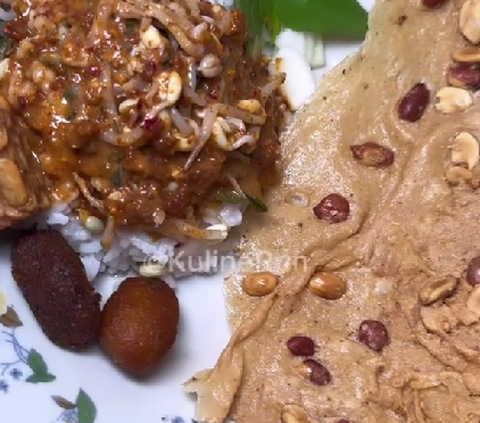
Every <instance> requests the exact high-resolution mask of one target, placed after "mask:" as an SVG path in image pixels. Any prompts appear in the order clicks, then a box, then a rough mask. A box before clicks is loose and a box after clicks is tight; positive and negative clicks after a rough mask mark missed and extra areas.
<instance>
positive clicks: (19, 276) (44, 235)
mask: <svg viewBox="0 0 480 423" xmlns="http://www.w3.org/2000/svg"><path fill="white" fill-rule="evenodd" d="M11 260H12V275H13V278H14V279H15V282H17V285H18V287H19V288H20V290H21V291H22V293H23V296H24V297H25V300H26V301H27V303H28V305H29V306H30V308H31V309H32V312H33V314H34V315H35V318H36V319H37V321H38V323H39V324H40V326H41V328H42V330H43V332H44V333H45V335H47V337H48V338H49V339H50V340H51V341H52V342H53V343H54V344H56V345H58V346H59V347H62V348H66V349H69V350H80V349H83V348H86V347H88V346H89V345H91V344H92V343H93V342H95V341H96V340H97V339H98V335H99V330H100V322H101V311H100V294H98V293H96V292H95V290H94V289H93V287H92V285H91V284H90V283H89V282H88V280H87V276H86V274H85V269H84V267H83V264H82V262H81V260H80V258H79V257H78V255H77V253H76V252H75V251H74V250H73V248H72V247H71V246H70V245H69V244H68V242H67V241H66V240H65V238H63V236H62V235H61V234H60V232H57V231H53V230H49V231H38V232H33V233H25V234H23V235H22V236H21V237H20V238H19V239H18V240H17V241H16V242H15V243H14V244H13V247H12V252H11Z"/></svg>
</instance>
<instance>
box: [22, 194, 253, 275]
mask: <svg viewBox="0 0 480 423" xmlns="http://www.w3.org/2000/svg"><path fill="white" fill-rule="evenodd" d="M245 208H246V204H245V203H243V204H235V205H233V204H224V205H223V206H222V207H221V208H220V209H219V210H218V211H215V210H209V211H208V212H207V213H206V214H205V215H204V216H203V223H204V224H203V225H202V227H204V228H206V227H208V226H211V225H219V224H223V225H225V226H226V227H227V228H228V230H229V236H228V238H227V239H225V240H224V241H222V242H220V243H214V244H212V242H211V241H200V240H195V239H191V240H189V241H187V242H186V243H184V244H181V243H179V242H178V241H177V240H174V239H169V238H162V239H160V240H158V241H154V240H153V239H152V238H151V237H150V236H149V235H148V234H147V233H145V232H143V231H134V230H124V229H122V230H117V231H116V236H115V238H114V241H113V244H112V247H111V248H110V249H109V250H105V249H104V248H103V247H102V245H101V243H100V240H101V234H96V233H92V232H90V231H89V230H88V229H86V228H85V227H84V225H83V224H82V223H81V221H80V218H79V217H78V216H77V215H76V214H74V213H72V212H71V210H70V207H69V206H68V205H65V204H57V205H54V206H53V207H52V208H50V209H49V210H48V211H45V212H42V213H40V214H39V215H37V216H36V218H35V221H34V224H36V226H37V228H38V229H47V228H51V229H55V230H57V231H59V232H60V233H61V234H62V235H63V236H64V237H65V239H66V240H67V241H68V243H69V244H70V245H71V246H72V247H73V248H74V250H75V251H76V252H77V253H78V254H79V255H80V258H81V260H82V262H83V264H84V266H85V270H86V273H87V277H88V279H89V280H90V281H92V280H93V279H95V278H96V277H97V276H98V275H100V274H102V273H108V274H112V275H117V274H127V273H130V272H133V271H135V272H139V271H140V273H141V269H142V268H141V266H142V265H145V264H147V265H148V264H150V265H152V266H155V268H156V269H162V270H161V275H170V276H174V277H182V276H188V275H190V274H192V273H214V272H216V271H217V269H218V266H219V262H220V260H219V257H220V256H221V255H222V254H225V253H229V252H230V251H231V249H232V248H233V246H234V244H235V242H236V234H235V232H233V233H231V229H232V228H235V227H237V226H239V225H240V224H241V223H242V219H243V212H244V210H245ZM27 224H30V225H31V224H32V222H28V223H27ZM159 276H160V275H159Z"/></svg>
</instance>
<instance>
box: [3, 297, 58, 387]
mask: <svg viewBox="0 0 480 423" xmlns="http://www.w3.org/2000/svg"><path fill="white" fill-rule="evenodd" d="M22 326H23V323H22V321H21V320H20V318H19V316H18V314H17V312H16V311H15V309H14V308H13V307H12V306H9V305H8V303H7V298H6V297H5V294H4V293H3V292H2V291H0V394H7V393H8V392H9V391H10V388H11V386H13V384H14V383H15V382H20V381H22V382H27V383H48V382H52V381H54V380H55V379H56V377H55V376H54V375H52V374H51V373H50V372H49V371H48V366H47V364H46V363H45V361H44V360H43V357H42V356H41V355H40V353H38V351H36V350H35V349H33V348H30V349H27V348H26V347H25V346H24V345H23V344H22V343H20V341H19V339H18V336H17V330H18V329H19V328H20V327H22Z"/></svg>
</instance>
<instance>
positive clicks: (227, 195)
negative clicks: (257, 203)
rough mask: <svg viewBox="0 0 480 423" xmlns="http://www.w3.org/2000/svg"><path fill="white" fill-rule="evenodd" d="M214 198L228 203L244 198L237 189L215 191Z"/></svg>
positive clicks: (235, 202) (238, 201)
mask: <svg viewBox="0 0 480 423" xmlns="http://www.w3.org/2000/svg"><path fill="white" fill-rule="evenodd" d="M215 199H216V200H218V201H221V202H222V203H228V204H239V203H241V202H242V201H243V200H244V198H243V197H242V195H241V194H239V193H238V192H237V191H226V192H217V193H216V194H215Z"/></svg>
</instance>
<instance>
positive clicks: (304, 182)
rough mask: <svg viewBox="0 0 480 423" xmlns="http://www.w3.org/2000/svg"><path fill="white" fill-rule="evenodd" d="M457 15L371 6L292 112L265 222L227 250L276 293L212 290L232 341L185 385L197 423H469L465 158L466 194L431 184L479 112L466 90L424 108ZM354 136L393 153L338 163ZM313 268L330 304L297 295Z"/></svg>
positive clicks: (405, 4) (472, 183)
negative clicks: (323, 204)
mask: <svg viewBox="0 0 480 423" xmlns="http://www.w3.org/2000/svg"><path fill="white" fill-rule="evenodd" d="M458 3H464V2H458ZM467 3H469V4H471V5H476V4H478V3H479V2H477V1H473V2H472V1H470V2H467ZM457 7H458V5H457V4H455V3H454V2H447V3H446V4H445V5H443V6H441V7H440V8H438V9H433V10H427V9H425V8H423V7H422V6H421V5H420V1H419V0H378V1H377V5H376V7H375V9H374V11H373V12H372V14H371V18H370V24H371V30H370V31H369V33H368V36H367V39H366V41H365V43H364V46H363V48H362V49H361V51H360V52H359V53H358V54H356V55H355V56H353V57H351V58H349V59H348V60H346V61H345V62H344V63H342V64H340V65H339V66H338V67H337V68H336V69H335V70H334V71H332V72H331V73H330V74H329V75H327V76H326V77H325V78H324V79H323V81H322V83H321V85H320V87H319V89H318V91H317V93H316V94H315V96H314V98H313V99H312V101H311V102H310V104H308V105H306V106H305V107H304V108H303V109H302V110H301V111H300V112H298V113H297V116H296V120H295V123H294V124H293V125H292V127H291V130H290V131H289V133H288V134H287V135H286V136H285V138H284V140H283V163H282V165H283V179H282V182H281V185H280V186H278V187H277V188H276V189H274V190H273V192H272V193H271V196H270V198H269V200H268V206H269V209H270V212H269V213H268V214H267V215H266V216H265V218H262V219H260V218H259V217H258V216H254V217H253V216H252V217H251V218H250V221H249V222H248V224H247V229H246V230H247V233H246V238H245V240H244V242H243V245H242V253H243V257H244V258H243V260H244V262H245V261H246V260H247V258H248V257H250V258H252V260H251V264H252V265H251V267H250V268H249V269H242V270H243V271H246V270H253V271H270V272H273V273H276V274H278V275H281V276H282V277H281V280H280V284H279V286H278V288H277V289H276V290H275V291H274V292H273V293H272V294H270V295H268V296H265V297H263V298H253V297H248V296H247V295H246V294H244V293H243V292H242V289H241V283H240V282H241V275H236V276H234V277H232V278H230V280H228V281H227V300H228V305H229V312H230V317H231V321H232V325H233V328H234V329H235V332H234V334H233V336H232V339H231V341H230V343H229V344H228V346H227V348H226V349H225V350H224V352H223V353H222V355H221V357H220V358H219V360H218V362H217V365H216V366H215V368H214V369H213V370H208V371H204V372H200V373H199V374H197V375H196V376H195V377H194V378H192V379H191V380H190V381H189V382H187V384H186V389H187V390H188V391H194V392H197V394H198V396H199V399H198V408H197V412H198V418H199V420H201V421H206V422H223V420H224V419H225V418H226V417H227V416H231V417H233V418H234V419H235V420H236V421H237V423H250V422H258V423H270V422H271V423H278V422H281V421H284V422H285V423H295V422H298V423H306V422H311V423H316V422H320V423H338V422H340V421H342V420H341V419H345V420H347V421H349V422H352V423H367V422H368V423H397V422H398V423H400V422H402V423H404V422H405V423H434V422H435V423H452V422H461V423H473V422H476V423H477V422H478V421H479V419H480V323H479V318H480V292H477V291H475V288H474V287H472V285H471V284H468V283H467V282H466V280H465V279H464V276H465V271H466V268H467V265H468V263H469V262H470V260H471V259H472V258H473V257H475V256H478V255H480V219H479V214H480V192H479V190H478V189H476V186H477V185H478V183H477V180H476V178H478V176H479V173H480V169H479V166H478V164H476V163H477V162H478V149H477V150H476V151H477V153H476V154H477V157H473V158H471V159H472V162H471V164H475V167H473V168H472V170H471V172H472V173H471V174H470V173H469V171H467V170H466V169H465V167H462V166H460V167H462V169H463V170H458V169H457V171H458V172H461V173H462V174H463V175H465V176H466V178H467V182H466V183H463V182H461V183H460V184H459V185H455V186H454V185H452V184H451V183H448V181H447V180H446V178H445V175H446V174H448V175H449V179H451V178H452V171H451V170H450V169H451V168H452V167H453V166H454V163H453V162H452V150H451V148H450V147H451V146H452V143H453V139H454V138H455V137H456V136H457V135H458V133H460V132H467V133H469V134H471V135H473V136H474V137H476V138H477V139H479V137H480V129H479V119H480V104H479V103H478V99H477V95H476V94H473V90H470V91H469V92H470V93H471V94H472V95H473V105H472V106H471V107H468V110H465V111H457V112H455V113H448V114H445V113H442V112H441V111H439V110H440V109H441V110H444V111H445V110H446V109H448V108H449V107H451V106H452V104H453V103H451V102H445V101H442V102H440V104H437V100H436V99H435V96H436V93H437V92H439V90H440V89H442V88H444V87H445V86H447V85H448V83H447V73H448V69H449V67H450V66H451V65H452V63H453V59H452V54H453V53H454V52H457V51H458V49H459V48H461V47H465V46H472V43H470V42H468V41H467V40H466V39H465V38H464V37H463V36H462V34H461V32H460V30H459V10H458V8H457ZM477 7H480V6H477ZM469 16H470V17H471V18H472V19H474V17H473V14H472V15H469ZM479 28H480V26H479ZM462 31H463V32H465V31H467V30H466V29H465V28H462ZM472 31H473V29H472ZM467 32H468V31H467ZM473 32H475V31H473ZM479 41H480V39H479ZM421 82H423V83H425V84H426V86H427V87H428V89H429V90H430V96H431V101H430V103H429V105H428V107H427V108H426V110H425V113H424V114H423V116H422V117H421V118H420V119H419V120H418V121H416V122H413V123H412V122H407V121H404V120H402V119H399V114H398V105H399V102H400V101H401V100H402V98H403V97H404V96H405V94H406V93H407V92H408V91H409V90H410V89H411V88H412V87H413V86H414V85H416V84H418V83H421ZM465 92H466V91H465ZM465 92H463V91H462V92H457V94H462V95H464V94H465ZM467 94H468V92H467ZM369 141H370V142H375V143H377V144H379V145H381V146H384V147H386V148H389V149H390V150H392V151H393V152H394V153H395V156H394V161H393V164H392V165H391V166H389V167H379V168H375V167H366V166H364V165H362V164H361V163H359V161H358V160H356V159H354V158H353V155H352V152H351V150H350V146H352V145H358V144H363V143H365V142H369ZM473 151H474V152H475V149H473ZM454 161H455V160H454ZM331 193H338V194H341V195H342V196H343V197H344V198H346V199H348V202H349V204H350V214H349V216H348V219H347V220H345V221H343V222H341V223H336V224H331V223H328V222H326V221H323V220H319V219H318V218H317V217H316V216H315V215H314V213H313V212H312V208H313V207H314V206H315V205H316V204H317V203H319V201H320V200H321V199H323V198H324V197H325V196H327V195H329V194H331ZM294 194H295V195H296V197H295V196H294ZM292 198H294V199H296V200H297V201H294V204H292ZM305 199H308V205H306V206H303V207H302V206H301V205H299V204H300V203H301V201H299V200H305ZM267 253H269V254H271V259H267V258H266V257H267V255H266V254H267ZM255 257H257V258H258V257H263V259H261V260H258V259H257V260H255ZM298 257H306V260H307V264H306V265H305V266H297V268H295V269H293V270H292V269H290V270H288V269H287V268H286V266H285V263H286V262H288V260H290V263H291V262H292V260H295V258H298ZM300 262H301V260H300ZM316 269H322V270H323V271H327V272H333V273H335V274H336V275H338V276H341V277H342V278H343V279H344V280H345V281H346V282H347V292H346V294H345V295H344V296H343V297H342V298H341V299H339V300H324V299H322V298H319V297H316V296H314V295H312V293H311V292H310V291H309V289H308V288H307V284H308V282H309V279H310V277H311V275H312V274H313V273H314V272H315V271H316ZM444 279H447V281H453V282H452V283H453V288H452V287H451V289H450V292H449V293H450V294H451V295H450V296H448V298H443V297H442V296H440V298H438V299H437V300H435V298H433V297H432V298H430V300H432V301H430V300H429V295H430V294H431V291H430V292H428V290H427V289H426V288H425V287H427V288H428V286H429V284H432V283H437V282H439V281H442V280H444ZM421 299H422V301H423V304H422V302H421ZM477 299H478V301H477ZM426 303H429V304H428V305H425V304H426ZM368 319H370V320H377V321H381V322H383V323H384V324H385V326H386V327H387V329H388V333H389V336H390V343H389V344H388V345H386V346H385V347H384V348H383V350H382V351H380V352H377V351H373V350H372V349H370V348H368V347H367V346H366V345H364V344H363V343H362V342H359V340H358V336H357V332H358V328H359V326H360V323H361V322H362V321H364V320H368ZM295 335H304V336H308V337H310V338H312V339H313V340H314V341H315V344H316V348H315V355H314V357H312V358H314V359H315V360H317V361H318V362H320V363H321V364H322V365H323V366H325V368H327V369H328V371H329V372H330V374H331V382H330V383H329V384H326V385H324V386H318V385H316V384H314V383H312V382H311V381H310V380H308V379H306V378H305V377H303V376H302V375H301V374H299V372H298V370H297V366H298V364H300V363H301V362H302V361H303V358H302V357H295V356H294V355H292V354H291V353H290V351H289V350H288V348H287V347H286V343H287V340H288V339H289V338H290V337H292V336H295ZM292 404H294V405H296V406H298V407H299V408H295V407H294V409H295V410H297V412H298V413H297V417H298V418H296V417H292V415H290V419H289V417H288V415H286V414H285V412H284V410H285V406H286V405H292ZM290 408H292V407H290ZM298 410H303V412H299V411H298ZM282 412H283V414H282ZM300 417H302V418H303V420H302V418H300ZM342 422H343V421H342Z"/></svg>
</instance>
